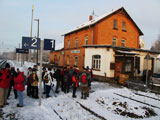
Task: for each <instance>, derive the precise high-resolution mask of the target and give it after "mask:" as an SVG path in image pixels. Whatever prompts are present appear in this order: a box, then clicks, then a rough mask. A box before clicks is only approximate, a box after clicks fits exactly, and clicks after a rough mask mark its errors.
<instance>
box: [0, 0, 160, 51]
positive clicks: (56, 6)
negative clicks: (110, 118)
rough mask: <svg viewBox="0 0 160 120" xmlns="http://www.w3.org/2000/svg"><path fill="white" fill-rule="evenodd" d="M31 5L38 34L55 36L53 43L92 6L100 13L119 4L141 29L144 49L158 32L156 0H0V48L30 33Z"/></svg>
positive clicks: (14, 44) (83, 18)
mask: <svg viewBox="0 0 160 120" xmlns="http://www.w3.org/2000/svg"><path fill="white" fill-rule="evenodd" d="M32 5H34V19H37V18H39V19H40V38H41V39H44V38H50V39H56V45H58V44H59V43H61V42H63V40H64V38H63V37H62V36H61V35H62V34H63V33H65V32H67V31H69V30H71V29H72V28H74V27H76V26H78V25H79V24H82V23H83V22H86V21H88V19H89V15H90V14H91V13H92V11H93V10H94V12H95V14H96V15H97V16H101V15H103V14H105V13H108V12H110V11H111V10H112V9H113V10H114V9H117V8H120V7H122V6H123V7H124V8H125V9H126V11H127V12H128V14H129V15H130V16H131V17H132V19H133V20H134V21H135V23H136V24H137V25H138V27H139V28H140V29H141V30H142V32H143V33H144V36H142V38H143V39H144V42H145V46H146V48H147V49H150V47H151V45H152V44H153V43H154V42H155V41H156V40H157V38H158V35H160V0H0V48H2V47H5V48H7V49H11V48H16V47H18V46H19V43H21V42H22V36H30V29H31V13H32ZM36 34H37V22H33V36H36Z"/></svg>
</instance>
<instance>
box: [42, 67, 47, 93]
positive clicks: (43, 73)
mask: <svg viewBox="0 0 160 120" xmlns="http://www.w3.org/2000/svg"><path fill="white" fill-rule="evenodd" d="M46 72H47V70H46V68H45V67H43V72H42V81H43V86H44V92H43V94H46V86H45V81H44V75H45V73H46Z"/></svg>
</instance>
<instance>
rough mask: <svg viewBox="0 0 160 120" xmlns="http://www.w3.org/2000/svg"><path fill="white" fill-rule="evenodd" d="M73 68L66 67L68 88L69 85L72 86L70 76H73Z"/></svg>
mask: <svg viewBox="0 0 160 120" xmlns="http://www.w3.org/2000/svg"><path fill="white" fill-rule="evenodd" d="M73 72H74V70H73V68H72V67H70V69H68V83H69V89H70V87H71V86H72V77H73ZM69 89H68V92H69Z"/></svg>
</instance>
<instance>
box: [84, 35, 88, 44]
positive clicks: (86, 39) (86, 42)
mask: <svg viewBox="0 0 160 120" xmlns="http://www.w3.org/2000/svg"><path fill="white" fill-rule="evenodd" d="M85 45H88V36H86V37H85Z"/></svg>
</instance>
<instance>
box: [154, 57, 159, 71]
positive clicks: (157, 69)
mask: <svg viewBox="0 0 160 120" xmlns="http://www.w3.org/2000/svg"><path fill="white" fill-rule="evenodd" d="M154 73H160V59H155V60H154Z"/></svg>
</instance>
